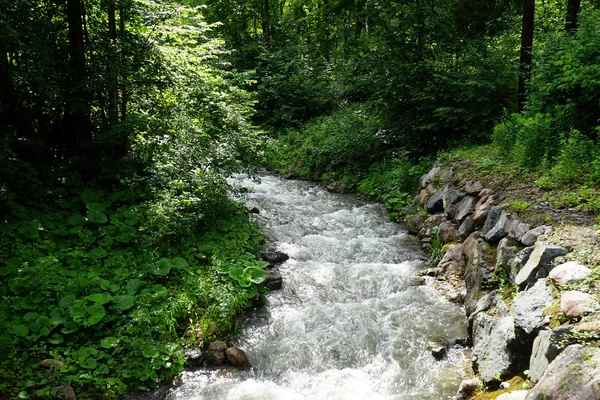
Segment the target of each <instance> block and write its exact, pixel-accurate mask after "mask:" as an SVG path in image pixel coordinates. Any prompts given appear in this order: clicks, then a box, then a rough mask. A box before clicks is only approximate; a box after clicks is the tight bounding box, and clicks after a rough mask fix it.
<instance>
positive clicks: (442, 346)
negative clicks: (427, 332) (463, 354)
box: [427, 339, 447, 361]
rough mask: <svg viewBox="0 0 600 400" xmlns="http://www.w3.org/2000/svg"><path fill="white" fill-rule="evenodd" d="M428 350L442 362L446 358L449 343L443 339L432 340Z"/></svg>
mask: <svg viewBox="0 0 600 400" xmlns="http://www.w3.org/2000/svg"><path fill="white" fill-rule="evenodd" d="M427 348H428V349H429V351H431V355H432V356H433V358H435V359H436V360H437V361H441V360H442V359H443V358H444V357H445V356H446V350H447V343H446V342H445V341H444V340H442V339H436V340H431V341H430V342H429V344H428V345H427Z"/></svg>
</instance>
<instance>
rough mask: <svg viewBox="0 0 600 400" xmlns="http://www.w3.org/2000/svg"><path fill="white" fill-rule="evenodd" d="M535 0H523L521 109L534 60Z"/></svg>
mask: <svg viewBox="0 0 600 400" xmlns="http://www.w3.org/2000/svg"><path fill="white" fill-rule="evenodd" d="M534 17H535V0H523V29H522V31H521V59H520V68H519V111H522V110H523V107H524V105H525V101H526V100H527V82H528V81H529V77H530V76H531V64H532V62H533V57H532V54H531V52H532V50H533V26H534V19H535V18H534Z"/></svg>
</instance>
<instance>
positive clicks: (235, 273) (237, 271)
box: [229, 267, 244, 281]
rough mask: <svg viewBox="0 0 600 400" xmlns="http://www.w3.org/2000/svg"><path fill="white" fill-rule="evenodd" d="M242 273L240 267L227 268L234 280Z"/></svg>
mask: <svg viewBox="0 0 600 400" xmlns="http://www.w3.org/2000/svg"><path fill="white" fill-rule="evenodd" d="M242 275H244V268H242V267H235V268H231V269H230V270H229V276H230V277H232V278H233V279H235V280H236V281H237V280H239V279H240V278H241V277H242Z"/></svg>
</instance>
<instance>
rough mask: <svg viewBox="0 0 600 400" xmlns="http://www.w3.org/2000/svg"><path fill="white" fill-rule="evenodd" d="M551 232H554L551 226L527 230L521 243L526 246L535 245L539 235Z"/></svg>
mask: <svg viewBox="0 0 600 400" xmlns="http://www.w3.org/2000/svg"><path fill="white" fill-rule="evenodd" d="M550 232H552V227H551V226H547V225H543V226H538V227H537V228H533V229H531V230H529V231H527V232H526V233H525V234H524V235H523V237H522V238H521V243H523V244H524V245H525V246H533V245H534V244H535V242H536V241H537V239H538V237H540V236H541V235H546V234H548V233H550Z"/></svg>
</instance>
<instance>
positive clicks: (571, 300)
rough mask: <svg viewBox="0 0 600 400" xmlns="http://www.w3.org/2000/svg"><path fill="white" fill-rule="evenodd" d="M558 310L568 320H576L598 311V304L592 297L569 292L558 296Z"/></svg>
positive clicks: (572, 291)
mask: <svg viewBox="0 0 600 400" xmlns="http://www.w3.org/2000/svg"><path fill="white" fill-rule="evenodd" d="M560 309H561V311H562V312H563V313H564V314H565V315H566V316H567V317H569V318H577V317H580V316H582V315H584V314H589V313H591V312H594V311H596V310H598V302H597V301H596V299H594V296H592V295H590V294H587V293H583V292H579V291H576V290H569V291H567V292H563V293H562V294H561V296H560Z"/></svg>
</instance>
